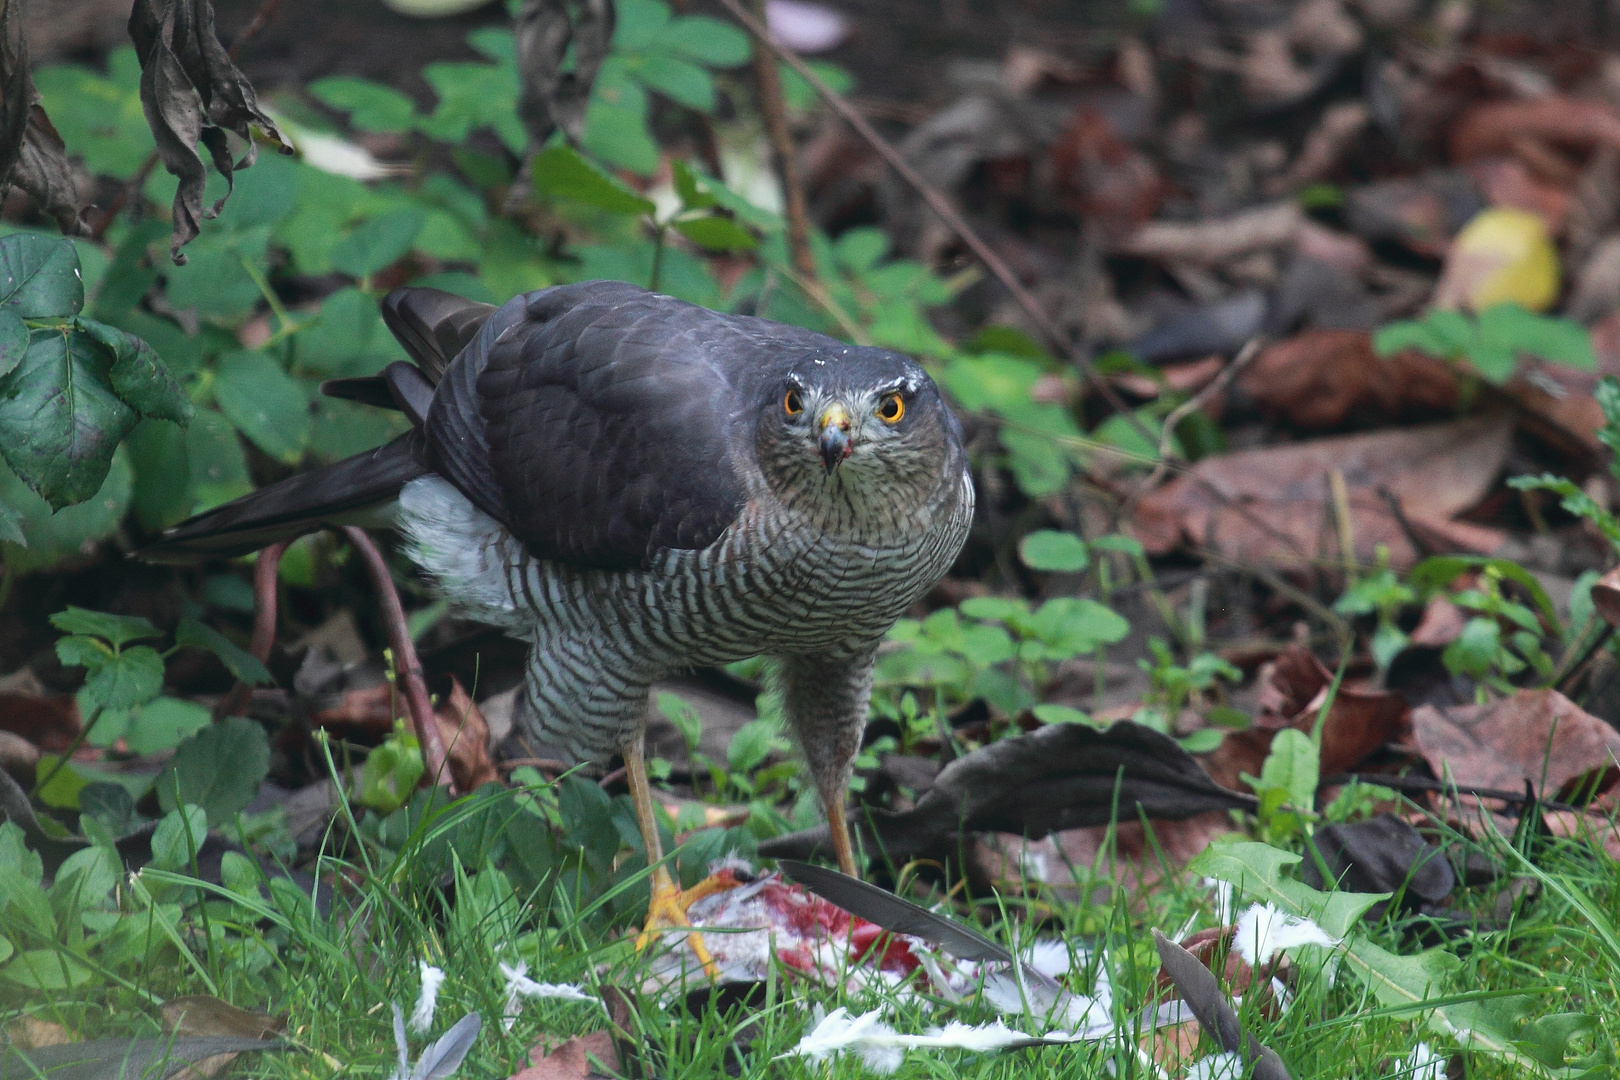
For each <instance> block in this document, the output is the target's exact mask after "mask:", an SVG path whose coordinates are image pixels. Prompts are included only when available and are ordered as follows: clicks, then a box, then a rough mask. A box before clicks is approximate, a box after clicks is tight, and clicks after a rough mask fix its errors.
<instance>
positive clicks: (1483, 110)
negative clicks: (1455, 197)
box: [1451, 94, 1620, 162]
mask: <svg viewBox="0 0 1620 1080" xmlns="http://www.w3.org/2000/svg"><path fill="white" fill-rule="evenodd" d="M1526 138H1532V139H1540V140H1543V141H1545V142H1548V143H1554V144H1559V145H1564V146H1570V147H1574V148H1577V149H1581V150H1590V149H1591V148H1593V147H1595V146H1617V147H1620V111H1616V109H1615V108H1614V106H1612V105H1610V104H1608V103H1607V102H1603V101H1595V100H1592V99H1590V98H1573V97H1566V96H1563V95H1559V94H1553V95H1548V96H1546V97H1542V98H1537V99H1535V100H1532V101H1492V102H1487V103H1485V104H1481V105H1475V106H1474V107H1473V108H1471V109H1469V110H1468V111H1467V112H1465V113H1464V114H1463V115H1462V118H1461V119H1459V120H1458V121H1457V123H1456V125H1455V126H1454V127H1453V128H1452V132H1451V158H1452V160H1453V161H1457V162H1468V161H1474V160H1476V159H1478V158H1482V157H1488V156H1490V155H1492V154H1500V153H1505V152H1508V151H1511V150H1513V149H1514V147H1515V144H1516V143H1517V142H1518V141H1519V140H1521V139H1526Z"/></svg>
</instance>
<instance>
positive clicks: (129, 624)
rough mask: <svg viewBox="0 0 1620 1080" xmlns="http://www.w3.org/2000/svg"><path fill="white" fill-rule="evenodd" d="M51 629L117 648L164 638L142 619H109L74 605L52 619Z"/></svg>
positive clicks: (132, 617)
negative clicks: (96, 639)
mask: <svg viewBox="0 0 1620 1080" xmlns="http://www.w3.org/2000/svg"><path fill="white" fill-rule="evenodd" d="M51 625H52V626H54V627H56V628H57V629H58V630H60V631H62V632H63V633H64V634H87V635H89V636H90V637H98V638H102V639H104V640H106V641H107V642H109V643H111V644H112V646H113V647H114V648H117V647H119V646H122V645H127V644H128V643H129V642H131V641H145V640H148V639H150V638H155V637H161V636H162V633H161V631H159V630H158V628H157V627H155V626H153V625H152V624H151V623H150V622H148V621H147V620H146V619H143V618H141V617H140V616H139V615H109V614H108V613H106V612H103V611H88V610H86V609H85V608H81V607H72V606H71V605H70V606H69V607H68V608H67V610H65V611H58V612H57V613H56V614H55V615H52V616H51Z"/></svg>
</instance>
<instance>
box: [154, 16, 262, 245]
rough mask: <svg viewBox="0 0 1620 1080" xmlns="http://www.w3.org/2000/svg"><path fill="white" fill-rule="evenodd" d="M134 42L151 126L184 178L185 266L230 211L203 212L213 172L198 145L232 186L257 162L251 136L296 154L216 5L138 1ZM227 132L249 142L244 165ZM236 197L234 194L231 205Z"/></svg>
mask: <svg viewBox="0 0 1620 1080" xmlns="http://www.w3.org/2000/svg"><path fill="white" fill-rule="evenodd" d="M129 36H130V38H131V39H132V40H133V41H134V43H135V52H136V55H137V56H138V57H139V58H140V62H141V105H142V107H143V108H144V110H145V112H146V122H147V124H148V125H150V127H151V128H152V136H153V138H154V139H156V140H157V149H158V155H159V157H160V158H162V160H163V166H164V168H166V169H168V170H169V172H171V173H173V174H174V175H175V176H177V177H178V178H179V179H180V186H179V187H178V188H176V189H175V193H174V233H173V235H172V236H171V238H170V240H169V254H170V255H171V256H172V257H173V259H174V261H175V262H176V263H177V264H183V263H184V262H185V261H186V258H185V256H184V255H182V254H181V253H180V249H181V248H182V247H184V246H185V245H186V244H188V243H190V242H191V241H192V240H193V239H194V238H195V237H196V236H197V232H198V230H199V228H200V227H201V223H202V221H203V220H204V219H205V218H211V217H215V216H217V215H218V214H219V212H220V210H221V209H222V208H223V207H224V205H225V198H221V199H220V200H219V201H218V202H216V203H214V205H213V206H212V207H208V208H204V206H203V203H202V198H203V186H204V185H205V184H206V183H207V180H208V170H207V168H206V167H205V166H204V165H203V160H202V157H201V156H200V155H199V154H198V152H197V144H198V143H199V142H200V143H201V144H202V145H203V146H205V147H207V148H208V153H209V155H210V157H211V158H212V159H213V163H214V168H215V169H217V170H219V173H220V175H221V176H223V177H225V180H226V183H227V185H229V184H230V183H231V179H232V176H233V174H234V172H235V170H237V169H245V168H248V167H249V166H251V165H252V164H253V162H254V161H255V160H256V159H257V157H258V147H257V146H256V145H255V144H254V142H253V134H252V129H254V128H257V129H258V131H259V132H260V134H261V135H262V136H263V137H264V138H266V139H268V140H269V141H270V142H272V143H274V144H275V146H276V148H277V149H279V150H280V151H281V152H282V153H284V154H291V153H292V152H293V150H292V147H291V146H289V145H288V144H287V141H286V140H285V139H283V138H282V136H281V132H280V131H279V130H278V129H277V128H276V125H275V122H274V121H272V120H271V119H270V118H269V117H268V116H267V115H265V113H264V111H263V110H262V109H260V108H259V100H258V96H257V95H256V94H255V93H254V92H253V86H252V84H250V83H249V82H248V80H247V77H246V76H245V75H243V74H242V73H241V71H239V70H237V67H236V64H235V63H233V62H232V60H231V57H230V54H229V53H227V52H226V51H225V46H224V45H221V44H220V41H219V35H218V34H217V33H216V32H215V30H214V6H213V4H212V3H211V0H136V3H135V6H134V9H133V10H131V11H130V14H129ZM227 132H235V133H236V135H237V136H238V137H239V138H241V139H243V140H244V141H245V142H246V150H245V152H244V153H243V155H242V158H241V160H240V161H235V162H233V161H232V160H231V151H230V146H229V144H228V142H227V139H226V133H227ZM229 195H230V191H229V188H228V187H227V191H226V198H228V197H229Z"/></svg>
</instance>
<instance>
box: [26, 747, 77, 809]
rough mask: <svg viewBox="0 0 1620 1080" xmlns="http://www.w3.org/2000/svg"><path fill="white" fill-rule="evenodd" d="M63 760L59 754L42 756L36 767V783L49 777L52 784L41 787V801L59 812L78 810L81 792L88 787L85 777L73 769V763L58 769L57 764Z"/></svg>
mask: <svg viewBox="0 0 1620 1080" xmlns="http://www.w3.org/2000/svg"><path fill="white" fill-rule="evenodd" d="M61 760H62V758H61V756H60V755H58V754H41V755H39V762H38V764H36V765H35V766H34V783H36V784H38V783H39V782H40V781H42V780H44V779H45V778H46V777H47V776H48V777H50V782H49V783H46V784H44V785H43V786H41V787H40V789H39V792H38V798H39V801H40V802H42V803H44V804H45V805H46V806H54V807H56V808H57V809H59V810H77V809H78V808H79V792H81V791H83V790H84V789H85V787H86V781H85V779H84V777H82V776H80V775H79V774H78V772H77V771H76V770H75V769H74V768H73V765H72V763H71V762H70V763H68V764H67V765H64V766H62V767H61V768H60V769H59V768H57V767H56V766H57V762H59V761H61Z"/></svg>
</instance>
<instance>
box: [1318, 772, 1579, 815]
mask: <svg viewBox="0 0 1620 1080" xmlns="http://www.w3.org/2000/svg"><path fill="white" fill-rule="evenodd" d="M1351 781H1355V782H1357V783H1360V784H1371V785H1373V786H1375V787H1386V788H1390V789H1392V790H1394V791H1432V792H1438V793H1439V794H1442V795H1467V796H1469V797H1470V798H1475V799H1497V800H1500V801H1501V802H1505V803H1510V804H1512V805H1514V806H1526V805H1529V804H1532V803H1533V804H1535V805H1538V806H1541V807H1544V808H1546V809H1548V810H1572V811H1575V812H1579V811H1580V809H1581V808H1580V807H1578V806H1571V805H1570V804H1569V803H1561V802H1556V801H1554V800H1552V799H1543V798H1539V797H1537V796H1536V795H1534V794H1531V795H1526V794H1525V793H1524V792H1522V791H1506V790H1503V789H1501V788H1482V787H1469V786H1467V785H1465V784H1452V783H1447V782H1445V781H1443V780H1430V779H1429V778H1428V777H1426V776H1386V775H1384V774H1382V773H1336V774H1335V775H1333V776H1329V777H1325V778H1324V779H1323V780H1322V786H1323V787H1336V786H1339V785H1342V784H1348V783H1350V782H1351Z"/></svg>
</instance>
